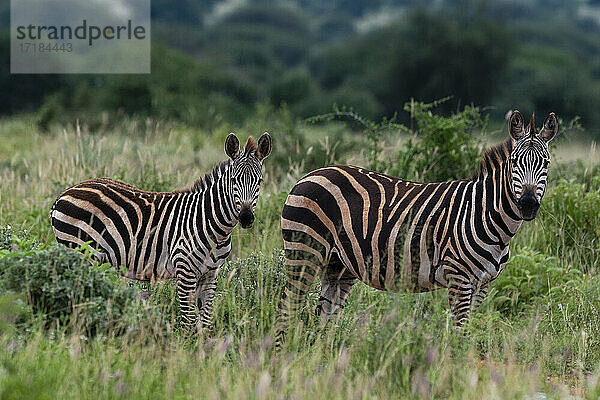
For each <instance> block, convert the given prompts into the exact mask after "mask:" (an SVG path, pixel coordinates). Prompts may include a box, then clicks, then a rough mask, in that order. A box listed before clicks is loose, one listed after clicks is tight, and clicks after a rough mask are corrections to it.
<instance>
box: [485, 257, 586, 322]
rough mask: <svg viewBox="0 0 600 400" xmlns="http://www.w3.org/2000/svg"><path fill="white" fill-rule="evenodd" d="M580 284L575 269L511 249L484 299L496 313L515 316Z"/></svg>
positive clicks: (553, 260) (552, 260) (551, 259)
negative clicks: (488, 300) (486, 299)
mask: <svg viewBox="0 0 600 400" xmlns="http://www.w3.org/2000/svg"><path fill="white" fill-rule="evenodd" d="M581 282H582V273H581V271H580V270H578V269H577V268H575V267H573V266H571V265H564V264H563V263H561V262H559V260H558V259H557V258H556V257H552V256H548V255H546V254H543V253H540V252H539V251H536V250H533V249H530V248H527V247H525V248H521V249H516V250H515V249H513V253H512V255H511V257H510V260H509V261H508V264H507V265H506V267H505V268H504V270H503V271H502V272H500V275H499V276H498V278H497V279H496V280H495V281H494V282H493V283H492V286H491V288H490V292H489V295H488V296H489V298H490V300H491V302H492V303H493V305H494V307H495V308H496V310H498V311H500V312H502V313H503V314H517V313H519V312H522V311H525V310H526V309H527V308H528V307H531V306H533V305H535V304H539V303H540V302H542V303H543V302H544V301H545V300H546V298H547V297H548V296H550V297H552V296H554V295H555V294H558V293H561V292H562V291H563V290H565V288H573V287H577V286H578V285H580V284H581Z"/></svg>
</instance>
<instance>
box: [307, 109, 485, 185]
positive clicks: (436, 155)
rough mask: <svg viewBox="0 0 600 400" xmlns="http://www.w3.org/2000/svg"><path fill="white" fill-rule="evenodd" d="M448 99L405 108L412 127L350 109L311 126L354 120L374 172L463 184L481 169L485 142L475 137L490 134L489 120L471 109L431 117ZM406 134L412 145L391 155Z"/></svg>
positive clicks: (318, 120) (325, 117)
mask: <svg viewBox="0 0 600 400" xmlns="http://www.w3.org/2000/svg"><path fill="white" fill-rule="evenodd" d="M446 100H447V99H442V100H440V101H436V102H433V103H428V104H426V103H420V102H415V101H411V102H410V103H406V104H405V106H404V111H406V112H409V113H410V120H411V126H410V128H408V127H406V126H404V125H402V124H399V123H396V122H395V117H394V118H392V119H390V120H388V119H384V120H383V121H382V122H379V123H375V122H373V121H370V120H369V119H367V118H364V117H362V116H361V115H358V114H357V113H355V112H353V111H352V110H351V109H350V110H348V109H344V108H342V109H339V108H337V107H335V108H334V111H333V112H331V113H329V114H324V115H319V116H316V117H312V118H310V119H309V121H311V122H320V121H326V120H331V119H342V118H344V119H350V120H352V121H353V122H354V123H355V124H356V125H358V126H359V127H360V129H362V130H363V132H364V134H365V136H367V139H368V145H367V147H366V150H367V154H366V156H367V168H369V169H372V170H375V171H378V172H384V173H387V174H390V175H393V176H397V177H399V178H403V179H409V180H418V181H425V182H437V181H446V180H449V179H461V178H462V179H464V178H467V177H468V176H469V175H470V173H471V172H472V171H473V170H474V169H475V167H476V166H477V162H478V160H479V157H480V152H481V148H482V141H481V139H480V138H479V137H478V136H476V135H475V133H476V131H477V130H478V129H479V130H480V131H481V132H483V131H484V130H485V127H486V125H487V117H486V118H483V117H482V116H481V113H480V111H479V109H478V108H476V107H470V106H468V107H465V108H464V110H463V111H461V112H458V113H455V114H452V115H450V116H449V117H445V116H441V115H436V114H433V113H432V112H431V110H432V108H434V107H436V106H437V105H439V104H440V103H442V102H444V101H446ZM406 133H408V134H410V135H411V136H410V137H409V139H408V141H407V142H406V143H403V144H402V147H401V148H400V149H399V150H391V151H390V150H389V148H390V147H392V144H390V143H389V141H394V142H395V141H398V139H401V138H402V135H403V134H406ZM386 139H387V140H386Z"/></svg>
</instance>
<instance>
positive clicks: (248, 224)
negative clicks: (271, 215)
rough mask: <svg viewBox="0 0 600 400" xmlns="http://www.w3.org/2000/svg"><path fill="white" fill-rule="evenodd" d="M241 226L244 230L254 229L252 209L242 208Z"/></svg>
mask: <svg viewBox="0 0 600 400" xmlns="http://www.w3.org/2000/svg"><path fill="white" fill-rule="evenodd" d="M239 221H240V225H241V226H242V228H244V229H249V228H252V224H254V213H253V212H252V209H251V208H250V207H246V206H244V207H242V209H241V211H240V216H239Z"/></svg>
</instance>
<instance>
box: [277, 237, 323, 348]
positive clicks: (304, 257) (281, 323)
mask: <svg viewBox="0 0 600 400" xmlns="http://www.w3.org/2000/svg"><path fill="white" fill-rule="evenodd" d="M295 244H298V243H289V242H284V245H285V247H286V250H285V267H286V275H287V282H286V285H285V288H284V290H283V294H282V296H281V300H280V301H279V306H278V309H277V322H276V325H275V329H276V332H275V349H276V350H279V349H280V348H281V343H282V342H283V337H284V336H285V334H286V333H287V330H288V327H289V322H290V319H291V318H292V317H293V316H294V315H295V314H296V312H297V311H298V309H299V308H300V306H301V305H302V303H303V301H304V299H305V297H306V294H307V292H308V291H309V290H310V288H311V286H312V284H313V282H314V280H315V277H316V275H317V274H318V273H319V271H320V269H321V264H320V261H319V260H318V257H316V256H315V254H313V253H312V252H309V251H304V250H297V249H292V248H294V247H296V246H294V245H295ZM297 247H300V246H297Z"/></svg>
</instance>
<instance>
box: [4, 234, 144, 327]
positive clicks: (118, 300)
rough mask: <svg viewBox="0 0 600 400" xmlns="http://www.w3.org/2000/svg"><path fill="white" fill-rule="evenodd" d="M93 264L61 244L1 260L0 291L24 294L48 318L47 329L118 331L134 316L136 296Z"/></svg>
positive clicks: (132, 290) (112, 276)
mask: <svg viewBox="0 0 600 400" xmlns="http://www.w3.org/2000/svg"><path fill="white" fill-rule="evenodd" d="M90 264H91V261H90V259H89V257H88V258H85V257H83V256H82V255H81V254H80V253H77V252H74V251H69V250H67V249H66V248H64V247H62V246H58V245H55V246H52V247H49V248H46V249H43V250H39V251H35V252H33V253H32V254H27V255H24V253H22V252H12V253H9V254H8V255H5V256H4V257H3V258H0V289H1V290H2V291H5V292H16V293H24V294H25V296H26V298H27V301H28V302H29V304H30V305H31V306H32V308H33V311H34V312H40V313H44V314H45V317H44V319H45V321H46V324H47V326H50V325H52V324H54V323H55V322H56V323H58V325H60V326H67V327H69V328H74V329H76V330H77V329H80V330H83V331H85V332H86V333H89V334H94V333H97V332H99V331H108V330H113V331H114V330H115V329H116V330H117V331H119V330H120V329H122V328H124V327H125V325H126V324H123V322H124V320H126V319H127V317H128V316H131V311H132V310H133V309H132V306H133V305H135V304H134V303H135V299H136V291H135V290H134V289H133V288H129V287H127V286H125V285H121V284H119V283H118V282H116V280H117V279H119V278H118V276H117V275H116V274H115V273H113V272H109V271H108V270H107V269H105V268H104V269H103V268H99V267H98V265H97V264H94V265H90Z"/></svg>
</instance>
